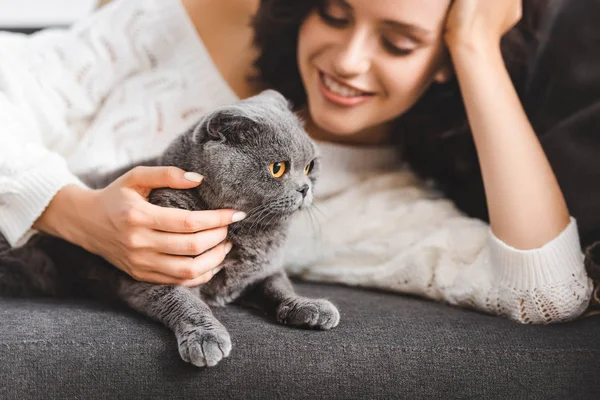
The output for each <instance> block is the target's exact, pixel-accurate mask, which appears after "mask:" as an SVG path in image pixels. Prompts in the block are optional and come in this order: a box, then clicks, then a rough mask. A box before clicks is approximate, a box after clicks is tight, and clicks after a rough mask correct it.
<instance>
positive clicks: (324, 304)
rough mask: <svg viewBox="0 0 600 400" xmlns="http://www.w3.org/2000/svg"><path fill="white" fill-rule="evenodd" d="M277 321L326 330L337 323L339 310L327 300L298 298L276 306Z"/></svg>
mask: <svg viewBox="0 0 600 400" xmlns="http://www.w3.org/2000/svg"><path fill="white" fill-rule="evenodd" d="M277 322H279V323H281V324H285V325H293V326H302V327H308V328H314V329H323V330H327V329H331V328H335V327H336V326H337V325H338V324H339V322H340V312H339V311H338V309H337V308H336V307H335V306H334V305H333V304H332V303H331V302H330V301H328V300H322V299H315V300H313V299H302V298H298V299H293V300H290V301H286V302H284V303H282V304H280V305H279V306H278V307H277Z"/></svg>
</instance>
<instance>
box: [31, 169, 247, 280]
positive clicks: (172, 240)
mask: <svg viewBox="0 0 600 400" xmlns="http://www.w3.org/2000/svg"><path fill="white" fill-rule="evenodd" d="M185 176H186V177H188V178H190V179H192V180H188V179H186V178H185V177H184V171H182V170H181V169H178V168H175V167H137V168H134V169H133V170H131V171H130V172H128V173H126V174H125V175H123V176H122V177H121V178H119V179H117V180H116V181H115V182H113V183H112V184H111V185H109V186H108V187H106V188H104V189H102V190H96V191H91V190H86V189H82V188H79V187H77V186H67V187H65V188H63V189H62V190H61V191H59V192H58V194H57V195H56V196H55V197H54V199H53V200H52V202H51V203H50V205H49V206H48V208H47V209H46V211H45V212H44V214H43V215H42V217H40V219H39V220H38V221H37V222H36V224H35V225H34V226H35V227H36V228H38V229H40V230H43V231H46V232H48V233H51V234H55V235H56V236H59V237H62V238H64V239H66V240H69V241H71V242H73V243H75V244H78V245H80V246H81V247H83V248H85V249H86V250H88V251H90V252H92V253H94V254H98V255H100V256H102V257H103V258H105V259H106V260H107V261H109V262H110V263H112V264H113V265H115V266H116V267H117V268H119V269H121V270H122V271H124V272H126V273H127V274H129V275H130V276H132V277H133V278H134V279H137V280H141V281H147V282H152V283H160V284H178V285H184V286H190V287H191V286H197V285H200V284H202V283H206V282H207V281H209V280H210V279H211V278H212V277H213V276H214V275H215V274H216V273H217V272H218V270H219V265H220V264H221V262H222V261H223V259H224V258H225V255H226V254H227V253H228V252H229V250H230V249H231V244H230V243H227V242H224V240H225V238H226V235H227V225H229V224H230V223H232V222H234V219H235V220H239V219H242V218H243V217H244V216H245V215H244V214H243V213H240V214H237V215H235V217H234V214H236V211H235V210H216V211H187V210H181V209H175V208H166V207H159V206H155V205H153V204H150V203H149V202H148V201H147V196H148V195H149V194H150V191H151V190H152V189H154V188H162V187H170V188H174V189H189V188H193V187H195V186H198V184H199V183H200V182H201V179H202V177H201V176H199V175H198V174H191V175H190V174H186V175H185ZM236 217H237V218H236ZM198 254H199V255H198ZM191 256H194V257H191Z"/></svg>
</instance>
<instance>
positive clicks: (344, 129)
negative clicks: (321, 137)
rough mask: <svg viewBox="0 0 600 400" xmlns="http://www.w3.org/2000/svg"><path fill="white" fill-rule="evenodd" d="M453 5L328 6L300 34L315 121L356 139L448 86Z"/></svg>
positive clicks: (381, 2) (427, 0) (351, 1)
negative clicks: (448, 21)
mask: <svg viewBox="0 0 600 400" xmlns="http://www.w3.org/2000/svg"><path fill="white" fill-rule="evenodd" d="M450 2H451V0H325V1H324V6H323V7H322V8H320V9H317V10H314V11H313V12H312V13H311V14H310V15H309V16H308V17H307V19H306V20H305V21H304V23H303V24H302V26H301V27H300V34H299V40H298V64H299V69H300V74H301V76H302V81H303V83H304V86H305V89H306V93H307V97H308V107H309V110H308V111H309V112H310V116H311V119H312V122H313V123H315V124H316V125H317V126H318V127H319V128H321V129H324V130H325V131H327V132H330V133H332V134H335V135H353V134H356V133H358V132H361V131H364V130H366V129H368V128H373V127H376V126H378V125H381V124H384V123H385V122H388V121H390V120H392V119H394V118H396V117H398V116H399V115H401V114H403V113H404V112H405V111H407V110H408V109H409V108H410V107H411V106H412V105H413V104H414V103H415V102H416V101H417V100H418V99H419V97H420V96H421V95H422V94H423V93H424V92H425V90H426V89H427V88H428V87H429V85H431V83H432V82H434V81H440V82H442V81H445V80H447V79H448V75H449V72H448V67H447V61H446V58H447V57H446V51H445V47H444V43H443V30H444V22H445V17H446V14H447V11H448V7H449V5H450Z"/></svg>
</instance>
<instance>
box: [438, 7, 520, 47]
mask: <svg viewBox="0 0 600 400" xmlns="http://www.w3.org/2000/svg"><path fill="white" fill-rule="evenodd" d="M522 14H523V0H454V2H453V4H452V6H451V8H450V12H449V14H448V18H447V22H446V32H445V39H446V43H447V45H448V47H450V48H453V47H455V46H461V45H467V46H470V47H473V46H475V47H476V48H481V46H483V48H487V47H489V46H496V47H497V46H498V45H499V44H500V39H501V38H502V36H504V34H505V33H506V32H508V31H509V30H510V29H511V28H512V27H514V26H515V25H516V24H517V22H519V20H520V19H521V16H522Z"/></svg>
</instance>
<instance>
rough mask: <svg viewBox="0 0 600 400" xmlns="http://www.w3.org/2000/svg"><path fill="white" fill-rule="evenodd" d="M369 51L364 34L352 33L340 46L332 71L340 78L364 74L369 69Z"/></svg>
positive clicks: (366, 37)
mask: <svg viewBox="0 0 600 400" xmlns="http://www.w3.org/2000/svg"><path fill="white" fill-rule="evenodd" d="M371 50H372V49H370V48H369V42H368V36H367V34H366V33H362V32H353V33H352V34H351V36H349V37H348V38H347V41H345V42H344V43H341V44H340V48H339V52H338V54H337V56H336V57H335V59H334V62H333V69H334V71H335V73H336V74H337V75H339V76H340V78H351V77H354V76H357V75H361V74H364V73H366V72H367V71H368V70H369V69H370V68H371Z"/></svg>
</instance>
